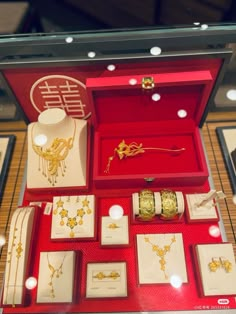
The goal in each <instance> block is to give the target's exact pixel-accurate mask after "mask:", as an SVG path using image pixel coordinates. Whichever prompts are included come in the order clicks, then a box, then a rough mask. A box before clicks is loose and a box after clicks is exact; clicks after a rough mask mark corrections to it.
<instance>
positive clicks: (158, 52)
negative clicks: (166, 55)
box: [150, 47, 161, 56]
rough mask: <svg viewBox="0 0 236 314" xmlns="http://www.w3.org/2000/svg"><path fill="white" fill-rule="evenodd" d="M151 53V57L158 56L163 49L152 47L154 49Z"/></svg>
mask: <svg viewBox="0 0 236 314" xmlns="http://www.w3.org/2000/svg"><path fill="white" fill-rule="evenodd" d="M150 53H151V55H153V56H158V55H160V54H161V48H160V47H152V48H151V49H150Z"/></svg>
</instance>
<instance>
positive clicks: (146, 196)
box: [138, 190, 155, 221]
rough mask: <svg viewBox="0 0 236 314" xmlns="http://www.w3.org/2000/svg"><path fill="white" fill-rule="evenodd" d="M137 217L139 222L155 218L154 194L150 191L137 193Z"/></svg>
mask: <svg viewBox="0 0 236 314" xmlns="http://www.w3.org/2000/svg"><path fill="white" fill-rule="evenodd" d="M138 197H139V215H138V218H139V219H140V220H145V221H148V220H151V219H153V217H154V216H155V198H154V193H153V192H152V191H150V190H142V191H140V192H139V196H138Z"/></svg>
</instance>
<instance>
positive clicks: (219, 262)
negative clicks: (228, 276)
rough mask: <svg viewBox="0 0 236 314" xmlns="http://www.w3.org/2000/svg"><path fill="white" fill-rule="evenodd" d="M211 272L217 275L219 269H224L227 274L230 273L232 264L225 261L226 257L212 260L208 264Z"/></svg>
mask: <svg viewBox="0 0 236 314" xmlns="http://www.w3.org/2000/svg"><path fill="white" fill-rule="evenodd" d="M208 267H209V270H210V272H213V273H215V272H216V271H217V270H219V269H224V271H225V272H226V273H230V272H231V271H232V267H233V266H232V263H231V262H230V261H229V260H227V259H225V258H224V257H219V258H215V257H213V258H212V259H211V262H210V263H209V264H208Z"/></svg>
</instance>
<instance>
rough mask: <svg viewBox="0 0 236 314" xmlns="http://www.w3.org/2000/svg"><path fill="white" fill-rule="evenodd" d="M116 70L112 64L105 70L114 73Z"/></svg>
mask: <svg viewBox="0 0 236 314" xmlns="http://www.w3.org/2000/svg"><path fill="white" fill-rule="evenodd" d="M115 69H116V66H115V65H114V64H109V65H108V66H107V70H108V71H114V70H115Z"/></svg>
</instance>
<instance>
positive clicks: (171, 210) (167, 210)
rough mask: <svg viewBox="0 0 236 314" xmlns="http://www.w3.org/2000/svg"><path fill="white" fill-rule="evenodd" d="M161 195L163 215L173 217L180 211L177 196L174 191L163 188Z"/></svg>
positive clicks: (168, 217)
mask: <svg viewBox="0 0 236 314" xmlns="http://www.w3.org/2000/svg"><path fill="white" fill-rule="evenodd" d="M160 195H161V217H163V218H165V219H172V218H174V216H175V215H176V214H177V213H178V202H177V196H176V193H175V192H174V191H171V190H162V191H161V192H160Z"/></svg>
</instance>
